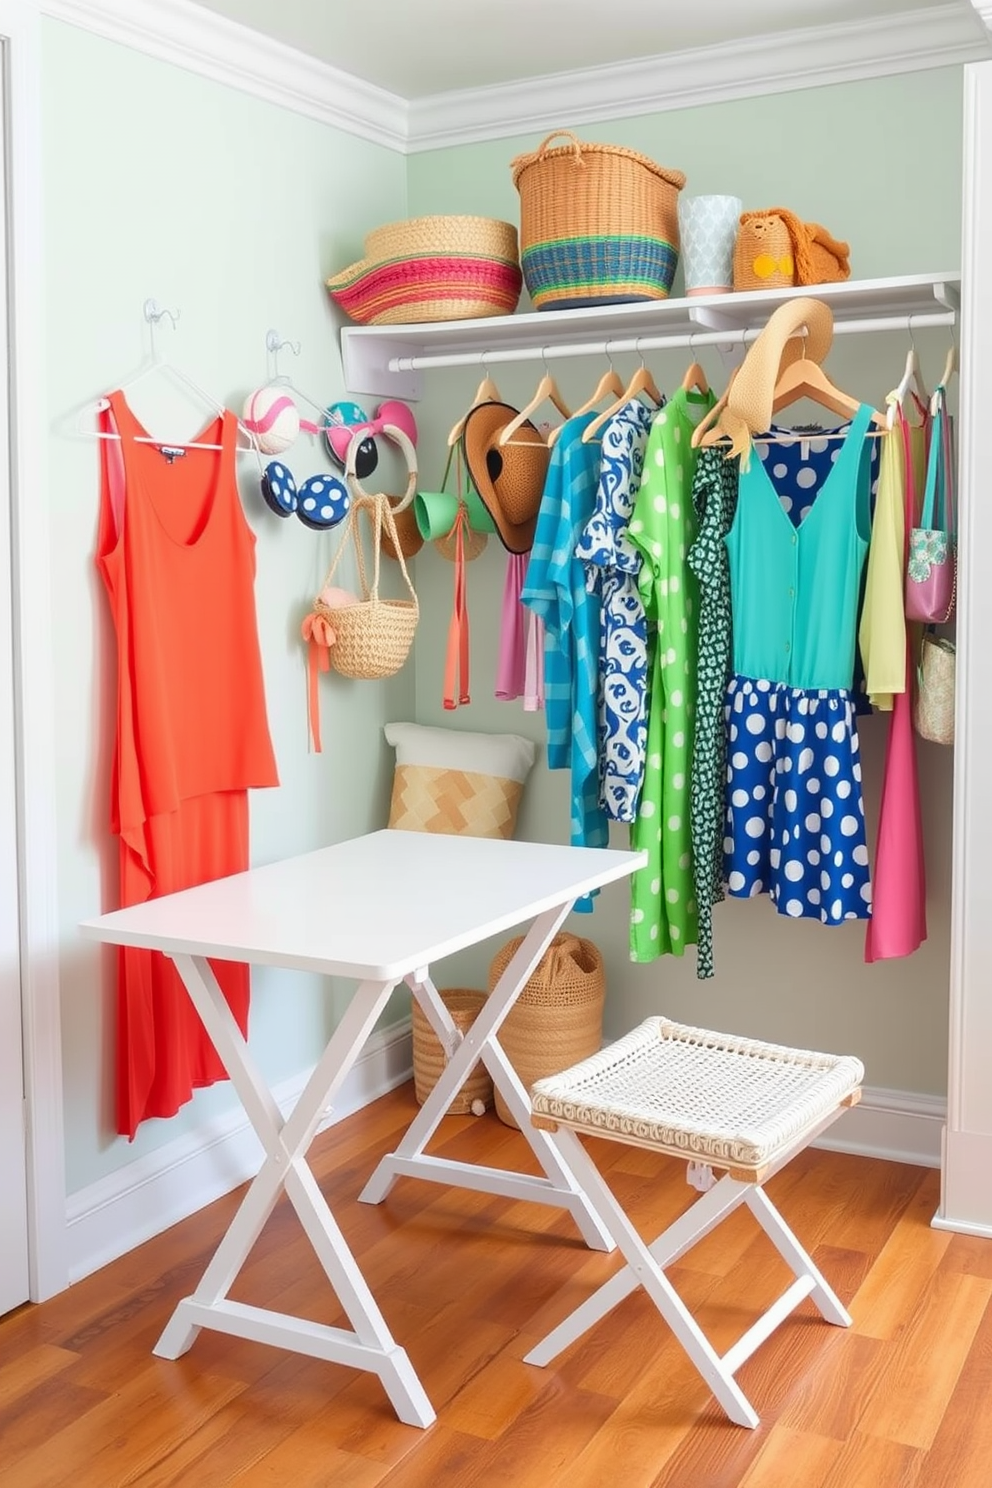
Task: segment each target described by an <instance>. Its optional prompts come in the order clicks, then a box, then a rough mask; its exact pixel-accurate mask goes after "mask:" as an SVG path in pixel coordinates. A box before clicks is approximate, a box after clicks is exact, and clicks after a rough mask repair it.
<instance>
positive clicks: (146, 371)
mask: <svg viewBox="0 0 992 1488" xmlns="http://www.w3.org/2000/svg"><path fill="white" fill-rule="evenodd" d="M143 314H144V317H145V320H146V321H147V322H148V325H149V327H150V328H151V358H150V360H149V361H148V362H147V364H146V365H145V366H143V367H141V368H139V370H138V371H137V372H136V373H135V374H134V376H133V377H129V378H127V379H126V380H125V381H123V382H121V383H120V384H119V385H118V390H119V391H120V392H122V393H123V392H126V391H127V390H128V389H129V388H133V387H135V386H136V385H137V384H138V383H139V382H143V381H144V380H145V378H146V377H150V376H151V375H152V374H153V373H154V372H163V373H166V374H168V376H169V377H171V378H172V379H173V380H174V381H175V382H177V383H179V385H180V386H181V387H183V388H185V389H186V391H187V392H190V393H192V394H193V395H194V396H195V397H196V398H198V399H199V400H200V402H201V403H205V404H206V405H207V407H208V408H210V409H212V410H213V412H214V413H216V414H219V415H224V414H225V413H227V412H228V410H227V409H226V408H225V406H224V404H223V403H218V402H217V399H216V398H214V397H212V396H211V394H210V393H208V392H206V391H205V390H204V389H203V388H202V387H200V385H199V383H196V382H194V381H193V379H192V377H190V376H189V375H188V373H186V372H183V371H182V370H181V369H180V368H179V367H177V366H176V365H175V363H173V362H170V361H169V360H167V358H166V357H164V356H162V355H161V354H160V353H157V352H156V349H155V326H156V324H157V323H158V321H160V320H161V319H162V317H163V316H165V315H167V316H168V317H169V319H170V320H171V321H172V324H173V326H175V325H176V323H177V322H178V320H179V316H180V311H179V310H166V309H162V308H161V307H160V306H159V305H158V303H157V301H155V300H146V301H145V303H144V307H143ZM109 407H110V399H109V398H106V397H104V398H97V399H95V401H94V402H92V403H87V404H85V405H84V406H83V407H82V408H81V409H80V410H79V414H78V415H77V418H76V433H77V434H79V435H81V436H82V437H83V438H85V439H112V440H116V441H117V442H118V443H120V440H121V435H120V434H111V433H108V432H107V431H106V430H104V429H84V428H83V427H82V421H83V419H84V417H86V416H89V417H90V418H91V419H94V418H96V417H97V415H98V414H101V413H104V412H106V410H107V409H108V408H109ZM238 430H239V432H240V433H241V434H242V435H243V436H244V438H245V441H246V443H245V444H243V445H239V446H238V448H239V449H248V450H252V451H254V453H255V454H256V455H258V445H257V443H256V441H255V439H254V436H253V435H252V433H251V430H250V429H247V428H246V427H245V425H244V424H243V423H242V422H241V420H240V419H238ZM132 438H133V442H134V443H136V444H156V445H160V446H167V447H169V448H175V449H206V450H222V449H223V448H224V446H223V445H222V444H211V443H208V442H206V441H204V440H196V439H171V440H170V439H159V438H154V437H153V436H152V435H151V434H135V435H133V436H132Z"/></svg>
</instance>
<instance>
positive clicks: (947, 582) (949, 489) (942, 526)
mask: <svg viewBox="0 0 992 1488" xmlns="http://www.w3.org/2000/svg"><path fill="white" fill-rule="evenodd" d="M934 402H935V403H936V409H935V412H934V419H933V429H932V432H931V435H930V452H929V455H928V456H927V481H926V487H925V489H924V493H923V511H922V513H921V516H920V523H921V525H920V526H919V527H914V528H913V529H912V532H911V534H910V539H909V562H908V564H907V567H906V616H907V618H908V619H910V620H923V621H924V622H925V623H927V624H929V625H946V624H947V622H948V620H950V619H951V618H952V616H953V614H954V603H955V599H956V595H957V562H958V559H957V532H956V530H955V524H954V499H953V483H954V457H953V450H952V447H951V443H952V441H951V420H950V416H949V414H948V412H947V409H946V407H945V404H944V389H943V388H942V387H939V388H937V390H936V392H935V394H934Z"/></svg>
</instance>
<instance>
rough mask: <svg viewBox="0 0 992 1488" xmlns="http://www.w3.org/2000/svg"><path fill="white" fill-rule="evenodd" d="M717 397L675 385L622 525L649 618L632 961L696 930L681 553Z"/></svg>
mask: <svg viewBox="0 0 992 1488" xmlns="http://www.w3.org/2000/svg"><path fill="white" fill-rule="evenodd" d="M714 402H715V399H714V396H713V394H712V393H711V392H710V393H705V394H700V393H694V392H687V391H686V390H685V389H683V388H679V389H678V390H677V391H676V392H675V393H674V395H673V396H672V398H671V400H670V401H669V402H668V403H667V404H666V405H665V407H664V408H662V409H660V410H659V412H658V414H657V415H656V417H655V420H654V423H653V424H652V426H651V433H650V436H649V438H648V445H647V449H646V451H645V455H644V473H643V475H642V478H641V486H640V490H639V491H638V494H637V500H636V502H635V504H634V510H633V513H632V515H631V521H630V526H629V529H628V532H629V536H630V540H631V542H632V543H634V544H635V545H636V546H637V548H639V550H640V552H641V553H642V555H643V560H644V561H643V563H642V565H641V571H640V576H639V581H638V583H639V589H640V594H641V599H642V601H643V604H644V611H645V614H646V616H647V619H648V623H649V658H648V704H647V706H648V738H647V758H646V762H645V769H644V783H643V787H642V790H641V797H640V803H639V805H638V810H637V817H636V819H635V821H634V824H633V826H632V828H631V846H632V847H633V848H635V849H638V850H641V849H643V850H644V851H646V852H647V854H648V863H647V867H645V868H642V869H639V870H638V872H637V873H635V874H634V877H633V880H632V885H631V915H630V957H631V960H632V961H653V960H655V958H656V957H658V956H661V955H664V954H666V953H667V952H671V953H672V954H673V955H675V956H681V955H682V954H683V952H684V950H685V947H686V946H687V945H693V944H695V941H696V935H697V911H696V898H695V887H694V883H693V863H692V838H691V822H690V811H689V805H690V798H689V791H690V763H691V759H692V734H693V716H694V707H695V688H696V624H697V616H698V593H699V591H698V584H697V581H696V577H695V575H694V574H693V572H692V571H691V569H689V568H688V566H687V564H686V561H685V556H686V553H687V552H688V549H689V547H690V544H691V543H692V541H693V538H694V536H695V520H694V515H693V507H692V481H693V475H694V473H695V468H696V451H695V450H694V449H693V448H692V434H693V430H694V429H695V427H696V425H697V424H698V423H699V422H700V420H701V419H702V418H703V416H704V415H705V414H706V412H707V411H708V410H709V409H710V408H711V407H712V405H713V403H714ZM651 622H654V624H653V625H652V624H651Z"/></svg>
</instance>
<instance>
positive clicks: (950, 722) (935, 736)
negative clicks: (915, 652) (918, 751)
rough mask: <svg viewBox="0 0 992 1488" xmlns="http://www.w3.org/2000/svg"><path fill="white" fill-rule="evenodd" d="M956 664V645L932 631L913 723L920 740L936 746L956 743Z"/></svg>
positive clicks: (927, 637) (925, 646) (926, 638)
mask: <svg viewBox="0 0 992 1488" xmlns="http://www.w3.org/2000/svg"><path fill="white" fill-rule="evenodd" d="M956 661H957V656H956V654H955V646H954V642H953V641H948V640H945V639H944V637H943V636H936V635H932V634H931V633H930V632H929V631H928V632H927V634H926V635H925V636H924V637H923V649H922V652H921V654H920V665H919V669H918V672H917V679H916V684H917V685H916V698H915V700H914V703H913V722H914V723H915V724H916V732H917V733H918V734H919V736H920V738H921V739H929V740H930V742H931V743H932V744H953V743H954V691H955V676H954V674H955V669H956Z"/></svg>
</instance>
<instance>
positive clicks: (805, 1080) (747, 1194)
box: [526, 1018, 864, 1426]
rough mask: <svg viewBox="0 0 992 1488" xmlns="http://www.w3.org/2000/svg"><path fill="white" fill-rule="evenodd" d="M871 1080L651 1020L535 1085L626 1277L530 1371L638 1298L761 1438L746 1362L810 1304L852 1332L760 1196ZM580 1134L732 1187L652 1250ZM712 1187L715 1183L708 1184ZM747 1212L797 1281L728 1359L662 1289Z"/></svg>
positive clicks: (562, 1326)
mask: <svg viewBox="0 0 992 1488" xmlns="http://www.w3.org/2000/svg"><path fill="white" fill-rule="evenodd" d="M863 1077H864V1067H863V1065H862V1064H861V1062H860V1060H857V1059H853V1058H842V1057H840V1056H837V1055H833V1054H812V1053H807V1052H805V1051H803V1050H800V1049H787V1048H783V1047H782V1046H780V1045H777V1044H765V1043H759V1042H758V1041H757V1040H756V1039H743V1038H735V1037H732V1036H729V1035H725V1034H720V1033H711V1032H708V1031H707V1030H706V1029H701V1028H689V1027H686V1026H685V1025H684V1024H681V1023H672V1022H670V1021H669V1020H668V1019H667V1018H648V1019H647V1020H646V1022H644V1023H642V1024H641V1025H640V1027H638V1028H635V1029H634V1030H633V1032H631V1033H628V1034H627V1035H626V1036H625V1037H624V1038H621V1039H619V1040H618V1041H617V1042H616V1043H615V1044H611V1045H610V1046H609V1047H608V1048H606V1049H603V1050H601V1051H600V1052H599V1053H598V1054H594V1055H592V1057H591V1058H589V1059H584V1060H583V1061H582V1062H581V1063H580V1064H575V1065H573V1066H572V1068H571V1069H567V1070H563V1071H562V1072H561V1074H558V1075H552V1076H550V1077H549V1078H548V1079H544V1080H538V1081H537V1082H536V1083H535V1085H534V1087H533V1090H532V1092H531V1099H532V1103H533V1116H532V1120H533V1122H534V1125H535V1126H539V1127H542V1128H543V1129H544V1130H545V1131H547V1132H548V1133H549V1135H550V1139H551V1141H552V1142H553V1143H554V1144H555V1145H556V1146H557V1147H558V1148H559V1149H560V1151H561V1155H562V1157H563V1158H564V1159H565V1160H566V1161H567V1162H568V1164H569V1166H570V1167H571V1169H572V1171H573V1172H574V1173H575V1174H576V1176H577V1177H578V1179H579V1181H580V1183H581V1184H582V1186H583V1189H584V1190H585V1193H586V1196H587V1198H588V1199H589V1200H590V1202H591V1204H592V1206H593V1208H594V1210H595V1211H596V1213H597V1214H598V1215H599V1218H600V1219H601V1220H602V1222H603V1224H604V1225H605V1227H606V1228H607V1229H608V1231H609V1233H610V1234H611V1235H612V1237H613V1239H614V1240H615V1241H616V1243H617V1246H618V1247H619V1249H620V1251H621V1253H622V1254H623V1256H624V1257H625V1259H626V1261H627V1264H626V1266H624V1267H623V1269H622V1270H620V1271H618V1272H617V1273H616V1274H615V1275H614V1276H612V1277H611V1278H610V1280H609V1281H607V1282H605V1283H604V1284H603V1285H602V1286H601V1287H600V1288H599V1290H598V1291H596V1292H594V1293H593V1294H592V1296H590V1297H588V1298H587V1299H586V1301H585V1302H583V1303H582V1304H581V1305H580V1306H579V1307H577V1308H576V1309H575V1311H574V1312H573V1313H571V1314H570V1315H569V1316H568V1317H567V1318H565V1320H564V1322H561V1323H559V1324H558V1326H557V1328H555V1329H554V1330H553V1331H552V1332H551V1333H549V1334H548V1335H547V1337H546V1338H544V1339H542V1340H541V1342H540V1343H539V1344H537V1345H536V1347H535V1348H533V1349H531V1351H530V1353H529V1354H528V1355H527V1356H526V1362H527V1363H528V1364H548V1363H549V1362H550V1361H551V1360H552V1359H554V1358H555V1357H556V1356H557V1355H558V1354H559V1353H561V1351H562V1350H563V1349H565V1348H567V1347H568V1345H569V1344H571V1343H573V1342H574V1341H575V1340H576V1339H577V1338H580V1337H581V1336H582V1334H583V1333H585V1332H586V1331H587V1330H588V1329H589V1328H590V1327H592V1325H593V1324H594V1323H596V1322H598V1321H599V1320H600V1318H603V1317H605V1316H606V1314H607V1313H608V1312H610V1311H611V1310H612V1309H613V1308H614V1307H616V1306H617V1304H618V1303H619V1302H621V1301H623V1299H624V1298H625V1297H627V1296H629V1295H630V1293H631V1292H633V1291H634V1290H635V1289H636V1288H637V1287H638V1286H643V1287H644V1289H645V1291H646V1292H647V1293H648V1295H649V1296H650V1298H651V1300H652V1301H653V1302H654V1304H655V1306H656V1307H657V1308H658V1310H659V1312H660V1313H661V1314H662V1316H663V1317H664V1318H665V1320H666V1321H667V1322H668V1324H669V1326H670V1327H671V1328H672V1331H673V1332H674V1333H675V1336H676V1337H677V1338H678V1340H679V1342H680V1343H681V1344H682V1346H683V1347H684V1348H685V1350H686V1352H687V1353H688V1355H689V1357H690V1359H691V1360H692V1362H693V1363H694V1364H695V1366H696V1368H697V1369H698V1370H699V1372H700V1374H701V1375H702V1376H703V1378H704V1379H705V1381H706V1383H707V1384H708V1385H709V1386H710V1388H711V1390H712V1391H713V1393H714V1395H715V1396H716V1398H717V1400H718V1401H719V1402H720V1404H721V1405H722V1406H723V1409H724V1410H725V1411H726V1413H727V1415H728V1416H729V1417H730V1419H731V1420H732V1421H735V1422H736V1423H737V1424H738V1425H740V1426H757V1424H758V1415H757V1412H756V1411H755V1410H754V1409H753V1407H752V1406H751V1404H750V1402H749V1401H748V1399H747V1397H746V1396H745V1395H744V1393H743V1391H742V1390H741V1388H740V1386H739V1385H738V1384H737V1382H736V1381H735V1379H734V1375H735V1374H736V1372H737V1370H738V1369H739V1368H740V1366H741V1365H742V1364H743V1362H744V1360H745V1359H748V1358H750V1356H751V1354H752V1353H753V1352H754V1351H755V1349H756V1348H757V1347H758V1345H759V1344H761V1343H763V1342H764V1340H765V1339H766V1338H767V1337H768V1336H769V1335H770V1334H771V1333H772V1332H773V1331H774V1330H775V1328H777V1327H778V1325H779V1324H780V1323H781V1322H783V1321H784V1320H785V1319H786V1318H787V1317H788V1316H789V1314H790V1313H791V1312H792V1311H793V1310H794V1308H796V1307H797V1306H798V1305H799V1303H800V1302H801V1301H802V1300H803V1298H804V1297H812V1298H813V1301H814V1302H815V1303H816V1305H817V1307H818V1308H819V1310H820V1312H821V1313H822V1314H823V1316H824V1317H825V1318H826V1320H827V1322H830V1323H836V1324H838V1325H839V1326H841V1327H845V1328H847V1327H850V1324H851V1319H850V1316H849V1315H848V1313H847V1311H846V1310H845V1308H844V1307H843V1306H842V1305H841V1302H840V1301H839V1299H838V1298H837V1296H836V1295H835V1293H834V1292H833V1291H832V1290H831V1288H830V1287H829V1286H828V1284H827V1282H826V1281H825V1280H824V1278H823V1276H822V1275H821V1274H820V1272H819V1271H818V1270H817V1268H816V1266H814V1264H813V1262H812V1260H811V1258H810V1257H809V1256H808V1255H807V1253H806V1251H805V1250H803V1248H802V1246H801V1245H800V1244H799V1242H798V1240H797V1239H796V1237H795V1236H794V1235H793V1233H792V1231H791V1230H790V1229H789V1227H788V1225H787V1224H786V1223H785V1221H784V1220H783V1218H782V1216H781V1215H780V1214H779V1212H778V1210H777V1209H776V1208H775V1206H774V1205H773V1204H772V1202H771V1200H770V1199H769V1198H768V1196H767V1195H766V1193H765V1191H764V1189H763V1188H762V1186H761V1185H762V1183H763V1182H764V1181H765V1179H766V1178H768V1177H770V1176H771V1175H772V1174H773V1173H775V1172H777V1171H778V1169H779V1168H781V1167H783V1166H784V1164H785V1163H787V1162H788V1161H789V1159H790V1158H791V1157H794V1156H795V1154H796V1153H797V1152H799V1151H801V1150H802V1148H803V1147H805V1146H807V1144H808V1143H809V1142H811V1141H812V1140H813V1139H814V1138H815V1137H817V1136H819V1134H820V1133H821V1132H822V1131H823V1130H824V1129H825V1128H826V1127H827V1126H829V1125H830V1123H831V1122H832V1121H834V1120H836V1118H837V1117H838V1116H839V1115H840V1114H841V1112H842V1111H843V1109H844V1108H845V1107H846V1106H853V1105H855V1104H856V1103H857V1101H858V1100H859V1098H860V1094H861V1092H860V1085H861V1080H862V1079H863ZM576 1132H588V1133H590V1134H591V1135H594V1136H597V1137H607V1138H610V1139H612V1140H613V1141H616V1142H627V1143H630V1144H631V1145H632V1146H635V1147H650V1148H652V1149H654V1150H655V1151H658V1152H665V1153H668V1154H669V1155H670V1156H672V1157H683V1158H686V1159H687V1160H688V1161H689V1162H690V1163H693V1164H696V1165H697V1168H702V1169H703V1171H704V1173H705V1170H706V1169H707V1168H708V1169H710V1170H712V1169H714V1168H716V1169H723V1170H724V1176H723V1177H722V1178H721V1179H720V1180H719V1181H718V1182H716V1183H715V1184H714V1185H713V1186H712V1187H710V1188H708V1190H707V1191H706V1192H705V1193H704V1194H703V1196H702V1197H701V1198H700V1199H698V1200H697V1201H696V1203H695V1204H692V1205H691V1206H690V1207H689V1209H687V1210H686V1212H685V1213H684V1214H682V1215H681V1216H680V1217H679V1218H678V1219H677V1220H676V1221H675V1222H674V1223H673V1224H672V1225H670V1226H669V1228H668V1229H667V1230H665V1232H664V1233H663V1234H662V1235H660V1236H659V1237H658V1239H657V1240H655V1241H654V1243H653V1244H652V1245H648V1244H646V1243H645V1241H643V1240H642V1239H641V1237H640V1236H639V1234H638V1233H637V1231H636V1230H635V1229H634V1227H633V1225H632V1224H631V1222H630V1220H629V1219H628V1218H627V1216H626V1214H625V1213H624V1211H623V1209H622V1208H621V1207H620V1205H619V1203H618V1202H617V1200H616V1199H615V1198H614V1196H613V1194H612V1193H611V1192H610V1190H609V1188H608V1187H607V1185H606V1183H605V1182H604V1181H603V1178H602V1177H601V1176H600V1173H599V1170H598V1169H597V1167H596V1165H595V1164H594V1163H593V1161H592V1159H591V1158H590V1157H589V1154H588V1153H587V1151H586V1149H585V1147H584V1146H583V1145H582V1143H581V1142H580V1141H579V1139H578V1137H577V1136H576V1135H575V1134H576ZM706 1177H708V1178H709V1179H710V1181H712V1172H710V1173H709V1174H706ZM697 1186H702V1184H697ZM741 1204H746V1205H747V1206H748V1208H749V1209H750V1210H751V1212H752V1214H753V1215H754V1217H755V1218H756V1219H757V1221H758V1223H759V1224H760V1225H761V1227H762V1229H763V1230H764V1231H765V1233H766V1234H767V1235H768V1237H769V1239H770V1240H771V1241H772V1243H773V1245H775V1247H776V1249H777V1250H778V1251H779V1253H780V1254H781V1255H782V1257H783V1258H784V1260H785V1261H786V1262H787V1264H788V1265H789V1267H790V1269H791V1270H792V1272H793V1274H794V1276H795V1278H796V1279H795V1281H794V1282H792V1284H791V1285H790V1286H789V1287H788V1288H787V1289H786V1290H785V1291H784V1292H783V1293H782V1295H781V1296H780V1297H779V1298H778V1300H777V1301H775V1302H774V1303H772V1305H771V1307H769V1308H768V1310H767V1312H765V1313H763V1314H762V1316H761V1317H760V1318H758V1320H757V1322H755V1323H754V1324H753V1325H752V1326H751V1327H750V1328H749V1329H748V1330H747V1332H746V1333H745V1334H744V1335H743V1336H742V1337H741V1338H740V1339H738V1341H737V1342H736V1343H735V1344H734V1345H733V1347H732V1348H730V1349H728V1350H727V1352H726V1353H725V1354H723V1355H722V1356H721V1355H719V1354H717V1353H716V1351H715V1350H714V1349H713V1347H712V1345H711V1344H710V1343H709V1341H708V1340H707V1338H706V1336H705V1334H704V1333H703V1332H702V1330H701V1329H700V1327H699V1325H698V1324H697V1323H696V1321H695V1319H694V1318H693V1316H692V1314H691V1313H690V1312H689V1310H688V1308H687V1307H686V1306H685V1304H684V1303H683V1302H682V1300H681V1298H680V1297H679V1295H678V1293H677V1292H676V1291H675V1289H674V1287H673V1286H672V1284H671V1282H670V1281H669V1280H668V1278H667V1277H666V1276H665V1267H666V1266H670V1265H671V1264H672V1262H673V1261H676V1260H677V1259H678V1258H679V1256H681V1255H683V1254H684V1253H685V1252H686V1251H687V1250H689V1249H690V1248H691V1247H692V1246H693V1245H695V1244H696V1242H697V1241H698V1240H701V1239H702V1238H703V1236H704V1235H707V1234H709V1232H710V1231H711V1230H712V1229H714V1228H715V1226H716V1225H717V1224H719V1223H720V1221H721V1220H723V1219H725V1218H726V1217H727V1215H728V1214H731V1213H732V1212H733V1211H734V1210H735V1209H737V1208H738V1207H739V1206H740V1205H741Z"/></svg>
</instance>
